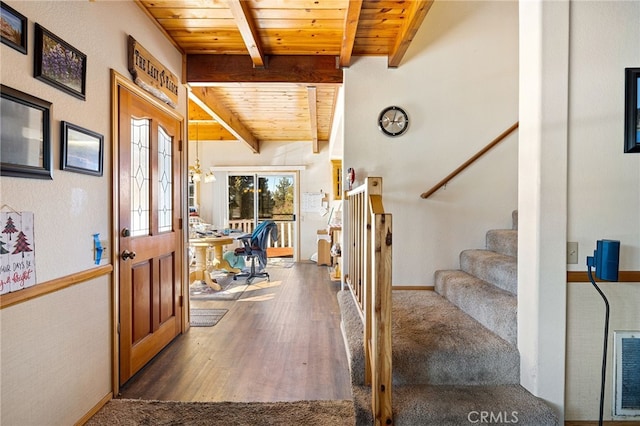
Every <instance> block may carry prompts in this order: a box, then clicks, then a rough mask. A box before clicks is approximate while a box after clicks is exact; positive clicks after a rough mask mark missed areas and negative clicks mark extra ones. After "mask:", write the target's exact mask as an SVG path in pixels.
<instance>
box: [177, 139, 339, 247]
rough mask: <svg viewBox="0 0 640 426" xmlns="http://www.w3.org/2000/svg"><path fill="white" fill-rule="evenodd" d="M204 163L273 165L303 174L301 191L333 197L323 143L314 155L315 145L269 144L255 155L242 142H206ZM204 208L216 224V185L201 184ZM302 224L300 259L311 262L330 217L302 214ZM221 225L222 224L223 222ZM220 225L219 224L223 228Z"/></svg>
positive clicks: (191, 158) (202, 153)
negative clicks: (319, 235)
mask: <svg viewBox="0 0 640 426" xmlns="http://www.w3.org/2000/svg"><path fill="white" fill-rule="evenodd" d="M192 144H193V143H192ZM194 161H195V149H191V150H190V154H189V164H192V163H193V162H194ZM200 164H201V165H202V167H203V169H208V168H209V167H220V168H224V167H238V166H248V167H253V168H255V170H260V169H261V170H263V171H264V170H268V167H270V166H277V167H278V168H282V167H284V168H286V167H287V166H290V167H291V168H292V170H295V169H298V168H302V170H301V171H300V182H299V192H300V194H302V193H304V192H320V191H322V192H325V193H327V194H329V195H328V198H329V197H331V196H332V194H331V191H332V184H331V161H330V158H329V145H328V144H321V145H320V152H319V153H318V154H314V153H313V147H312V145H311V142H269V143H268V144H263V145H262V146H261V147H260V154H253V153H252V152H251V151H250V150H249V148H248V147H247V146H246V145H245V144H243V143H241V142H235V141H233V142H229V141H227V142H202V143H200ZM200 189H201V191H200V209H201V216H202V217H203V219H204V220H205V221H213V220H216V219H214V217H215V216H214V213H213V211H214V210H215V209H216V207H215V205H214V200H215V197H214V194H213V191H214V190H213V185H208V184H204V183H201V184H200ZM299 219H300V220H299V222H300V238H299V242H300V260H308V259H309V258H310V257H311V255H312V254H313V253H315V252H316V251H317V249H318V244H317V234H316V233H317V230H318V229H325V228H326V227H327V221H328V216H321V215H319V214H316V213H308V212H306V213H305V212H301V213H300V216H299ZM220 224H221V223H220ZM220 224H218V225H220Z"/></svg>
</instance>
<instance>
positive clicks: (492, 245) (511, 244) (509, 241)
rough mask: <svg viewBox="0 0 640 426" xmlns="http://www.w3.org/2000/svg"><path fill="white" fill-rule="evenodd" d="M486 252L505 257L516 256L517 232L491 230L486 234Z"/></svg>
mask: <svg viewBox="0 0 640 426" xmlns="http://www.w3.org/2000/svg"><path fill="white" fill-rule="evenodd" d="M487 250H491V251H495V252H496V253H500V254H505V255H507V256H513V257H517V256H518V231H517V230H515V229H493V230H491V231H488V232H487Z"/></svg>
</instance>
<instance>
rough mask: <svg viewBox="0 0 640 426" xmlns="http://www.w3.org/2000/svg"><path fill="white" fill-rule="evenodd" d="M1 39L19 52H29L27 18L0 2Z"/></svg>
mask: <svg viewBox="0 0 640 426" xmlns="http://www.w3.org/2000/svg"><path fill="white" fill-rule="evenodd" d="M0 30H1V31H0V40H2V43H4V44H6V45H7V46H10V47H13V48H14V49H16V50H17V51H18V52H21V53H24V54H25V55H26V54H27V18H26V17H25V16H24V15H22V14H21V13H19V12H18V11H16V10H15V9H13V8H11V7H10V6H9V5H6V4H5V3H3V2H0Z"/></svg>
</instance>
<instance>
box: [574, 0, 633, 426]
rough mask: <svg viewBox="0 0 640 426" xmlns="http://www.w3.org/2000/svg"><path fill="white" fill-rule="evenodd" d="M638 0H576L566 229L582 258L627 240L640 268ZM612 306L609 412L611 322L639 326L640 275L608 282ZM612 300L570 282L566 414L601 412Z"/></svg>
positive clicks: (624, 259) (627, 266)
mask: <svg viewBox="0 0 640 426" xmlns="http://www.w3.org/2000/svg"><path fill="white" fill-rule="evenodd" d="M639 23H640V3H639V2H637V1H617V2H608V1H590V2H584V1H574V2H572V3H571V24H570V28H571V32H570V34H571V38H570V40H571V43H570V57H569V61H570V74H569V75H570V90H569V164H568V182H569V192H568V219H567V238H568V240H569V241H577V242H578V243H579V256H578V257H579V264H578V265H568V268H569V269H570V270H574V271H586V257H587V256H590V255H592V254H593V250H594V249H595V245H596V240H599V239H603V238H609V239H616V240H620V242H621V249H620V270H622V271H638V270H640V220H639V219H638V218H640V155H639V154H623V144H624V136H623V135H624V133H623V127H624V68H627V67H640V50H639V49H638V44H637V43H638V40H640V25H639ZM601 288H602V290H603V292H604V293H605V294H606V295H607V297H608V299H609V303H610V305H611V323H610V331H611V332H610V338H609V357H608V361H607V365H608V368H607V371H608V373H607V374H608V375H607V389H606V397H605V411H604V412H605V419H610V418H611V408H610V407H611V401H612V386H613V380H612V375H611V372H612V369H613V358H612V355H613V331H615V330H636V331H638V330H640V310H639V309H638V306H640V283H610V284H603V285H601ZM603 324H604V302H603V301H602V299H601V297H600V296H599V295H598V293H597V292H596V290H595V289H594V288H593V287H592V286H591V285H590V284H588V283H570V284H569V285H568V306H567V360H568V361H569V362H568V363H567V384H566V386H567V395H566V419H567V420H594V419H597V418H598V407H599V397H600V366H601V361H602V338H603V334H602V333H603Z"/></svg>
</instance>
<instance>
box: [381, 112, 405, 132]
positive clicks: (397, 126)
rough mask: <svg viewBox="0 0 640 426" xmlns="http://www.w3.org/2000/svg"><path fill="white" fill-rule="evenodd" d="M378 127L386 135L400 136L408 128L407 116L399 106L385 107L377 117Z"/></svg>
mask: <svg viewBox="0 0 640 426" xmlns="http://www.w3.org/2000/svg"><path fill="white" fill-rule="evenodd" d="M378 128H379V129H380V131H381V132H382V133H384V134H385V135H387V136H400V135H401V134H403V133H404V132H406V131H407V129H408V128H409V116H408V115H407V113H406V112H405V111H404V110H403V109H402V108H400V107H397V106H390V107H386V108H385V109H383V110H382V112H381V113H380V116H379V117H378Z"/></svg>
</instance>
